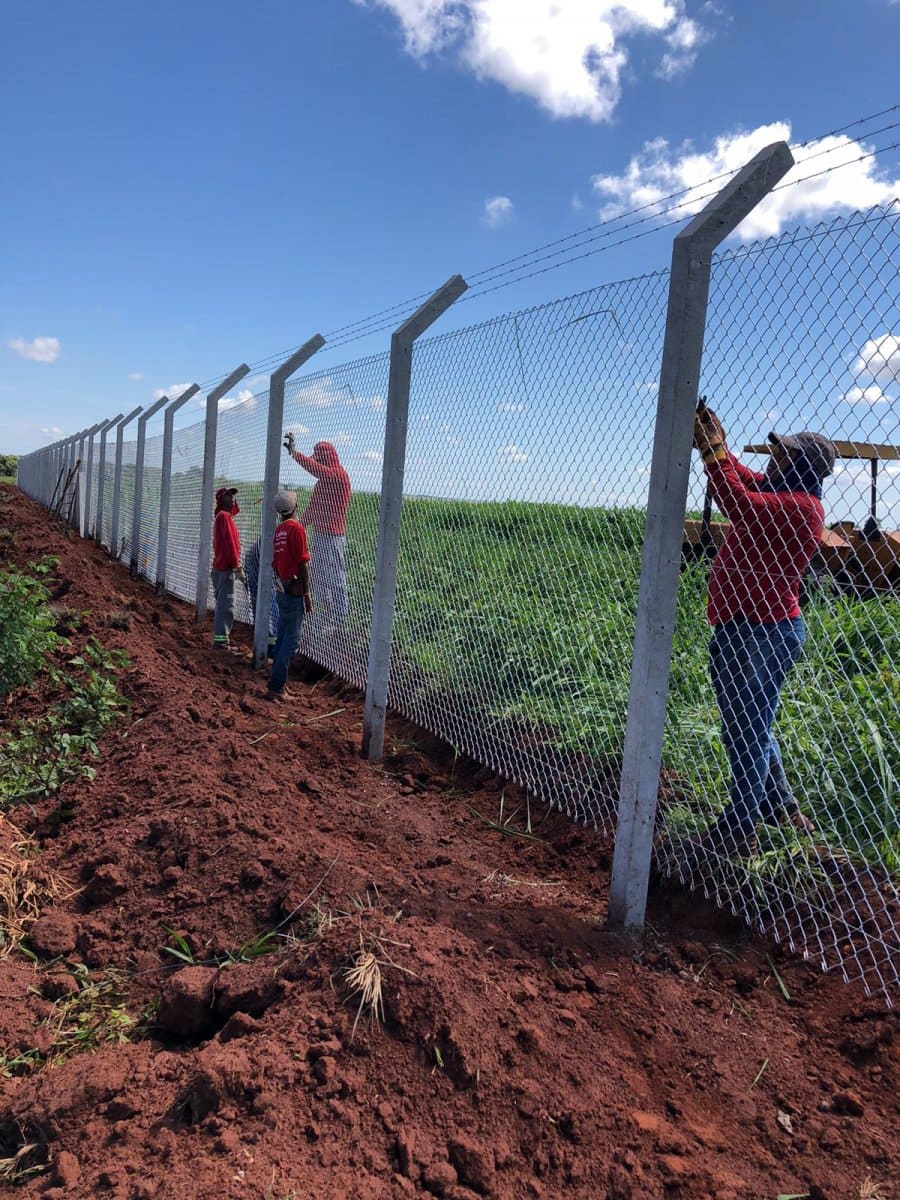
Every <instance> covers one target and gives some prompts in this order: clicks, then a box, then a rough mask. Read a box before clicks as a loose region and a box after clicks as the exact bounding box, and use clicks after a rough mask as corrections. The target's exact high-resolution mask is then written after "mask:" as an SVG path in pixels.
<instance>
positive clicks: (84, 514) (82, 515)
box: [78, 421, 106, 538]
mask: <svg viewBox="0 0 900 1200" xmlns="http://www.w3.org/2000/svg"><path fill="white" fill-rule="evenodd" d="M105 424H106V422H105V421H98V422H97V424H96V425H92V426H91V428H90V429H89V430H88V431H87V433H86V435H85V442H86V443H87V445H86V451H87V461H86V465H85V470H84V473H83V476H82V486H81V488H80V489H79V493H78V495H79V501H80V503H79V507H78V517H79V520H78V531H79V533H80V534H81V536H82V537H83V538H86V537H88V536H89V531H88V523H89V521H90V517H91V483H92V479H93V473H94V435H95V434H97V433H99V432H100V430H101V429H102V428H103V426H104V425H105ZM82 462H85V459H84V456H82Z"/></svg>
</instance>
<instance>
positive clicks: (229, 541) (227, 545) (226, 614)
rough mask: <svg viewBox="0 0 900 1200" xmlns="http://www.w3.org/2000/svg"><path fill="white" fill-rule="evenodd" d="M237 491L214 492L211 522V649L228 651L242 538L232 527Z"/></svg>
mask: <svg viewBox="0 0 900 1200" xmlns="http://www.w3.org/2000/svg"><path fill="white" fill-rule="evenodd" d="M236 495H237V488H234V487H231V488H230V487H222V488H219V490H218V491H217V492H216V513H215V518H214V520H213V559H212V585H213V594H214V596H215V598H216V607H215V613H214V616H213V648H214V649H216V650H228V649H230V638H231V628H232V626H233V625H234V581H235V579H236V578H237V577H238V576H240V575H243V571H242V569H241V535H240V534H239V533H238V527H237V525H235V523H234V518H235V517H236V516H237V514H238V513H239V512H240V509H239V508H238V506H237V501H236V500H235V496H236Z"/></svg>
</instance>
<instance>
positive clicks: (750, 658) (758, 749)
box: [709, 617, 805, 839]
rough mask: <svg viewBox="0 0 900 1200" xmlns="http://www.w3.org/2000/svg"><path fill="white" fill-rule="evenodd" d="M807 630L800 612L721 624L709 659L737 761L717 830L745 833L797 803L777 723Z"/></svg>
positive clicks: (730, 748)
mask: <svg viewBox="0 0 900 1200" xmlns="http://www.w3.org/2000/svg"><path fill="white" fill-rule="evenodd" d="M804 638H805V633H804V629H803V621H802V620H801V619H800V618H799V617H796V618H794V619H793V620H785V621H774V622H772V623H770V624H765V625H754V624H752V623H751V622H750V621H747V620H745V619H743V618H738V619H737V620H732V621H726V622H724V623H723V624H721V625H719V626H717V627H716V631H715V633H714V634H713V639H712V642H711V643H710V647H709V667H710V675H711V676H712V683H713V687H714V688H715V692H716V700H717V701H718V704H719V711H720V713H721V714H722V741H723V742H724V745H725V749H726V751H727V753H728V759H729V762H730V763H731V800H730V802H729V804H728V806H727V807H726V809H725V811H724V812H723V813H722V815H721V816H720V817H719V819H718V821H717V822H716V824H715V826H714V827H713V830H712V832H713V834H714V836H720V837H722V836H725V835H728V834H730V835H731V836H732V837H733V838H736V839H745V838H748V837H749V836H750V835H751V834H752V833H753V830H754V829H755V828H756V826H757V824H758V823H759V822H760V821H765V822H767V823H769V822H774V823H776V824H777V823H779V822H781V821H783V820H784V819H785V817H787V816H789V815H790V813H791V812H794V811H796V810H797V807H798V805H797V801H796V800H795V799H794V796H793V795H792V793H791V789H790V786H789V784H788V781H787V776H786V775H785V773H784V765H783V764H782V761H781V751H780V750H779V749H778V743H777V742H776V741H775V737H774V735H773V733H772V727H773V725H774V724H775V714H776V712H777V711H778V700H779V696H780V693H781V687H782V684H783V683H784V681H785V678H786V676H787V673H788V671H789V670H790V668H791V667H792V666H793V665H794V663H795V662H796V661H797V659H798V658H799V657H800V652H801V651H802V649H803V641H804Z"/></svg>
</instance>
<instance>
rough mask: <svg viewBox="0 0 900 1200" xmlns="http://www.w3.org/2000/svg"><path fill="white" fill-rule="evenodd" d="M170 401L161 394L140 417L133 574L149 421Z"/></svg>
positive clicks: (136, 551)
mask: <svg viewBox="0 0 900 1200" xmlns="http://www.w3.org/2000/svg"><path fill="white" fill-rule="evenodd" d="M168 403H169V397H168V396H160V398H159V399H158V400H157V401H156V403H155V404H151V405H150V407H149V408H148V409H147V410H146V411H145V412H143V413H141V415H140V416H139V417H138V435H137V450H136V451H135V456H134V505H133V507H132V510H131V562H130V564H129V570H130V572H131V574H132V575H137V573H138V554H139V550H140V542H141V509H142V506H143V496H144V445H145V443H146V441H147V422H148V421H149V420H150V418H151V417H153V416H155V415H156V414H157V413H158V412H159V410H160V409H161V408H162V407H163V405H165V404H168Z"/></svg>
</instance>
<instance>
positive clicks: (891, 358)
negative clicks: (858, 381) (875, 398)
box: [853, 333, 900, 383]
mask: <svg viewBox="0 0 900 1200" xmlns="http://www.w3.org/2000/svg"><path fill="white" fill-rule="evenodd" d="M853 373H854V375H868V376H869V378H871V379H874V380H875V381H876V382H878V383H898V382H900V336H898V335H897V334H896V333H883V334H882V335H881V337H876V338H871V339H870V340H869V341H868V342H866V344H865V345H864V346H863V348H862V350H860V352H859V357H858V358H857V360H856V362H855V363H854V364H853Z"/></svg>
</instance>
